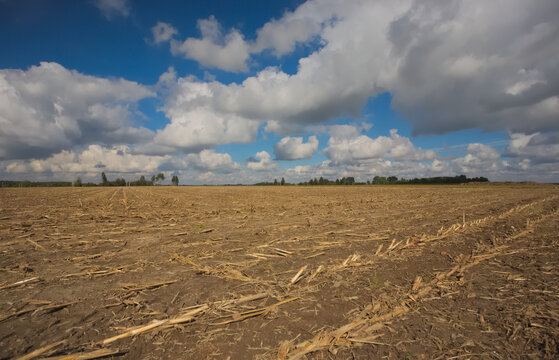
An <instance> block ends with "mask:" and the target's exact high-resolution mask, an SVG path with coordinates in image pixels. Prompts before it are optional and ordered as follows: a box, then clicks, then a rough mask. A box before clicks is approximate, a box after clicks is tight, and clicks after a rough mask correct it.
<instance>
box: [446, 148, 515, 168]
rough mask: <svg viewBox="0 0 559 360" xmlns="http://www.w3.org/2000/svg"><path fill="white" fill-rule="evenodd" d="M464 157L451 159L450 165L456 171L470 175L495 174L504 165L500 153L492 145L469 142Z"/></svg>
mask: <svg viewBox="0 0 559 360" xmlns="http://www.w3.org/2000/svg"><path fill="white" fill-rule="evenodd" d="M467 152H468V153H467V154H466V155H465V156H464V157H461V158H457V159H454V160H452V165H453V167H454V169H455V171H456V172H457V173H460V174H468V175H471V176H487V175H488V174H490V173H491V174H496V173H498V171H499V170H500V169H501V168H502V167H503V166H505V163H503V161H502V160H501V155H500V154H499V153H498V152H497V150H495V149H494V148H493V147H491V146H488V145H484V144H480V143H473V144H469V145H468V148H467Z"/></svg>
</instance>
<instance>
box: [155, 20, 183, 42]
mask: <svg viewBox="0 0 559 360" xmlns="http://www.w3.org/2000/svg"><path fill="white" fill-rule="evenodd" d="M151 33H152V36H153V43H154V44H159V43H162V42H167V41H169V40H171V38H172V37H173V36H174V35H176V34H178V31H177V29H175V28H174V27H173V26H172V25H170V24H167V23H164V22H161V21H159V22H157V24H155V26H154V27H152V28H151Z"/></svg>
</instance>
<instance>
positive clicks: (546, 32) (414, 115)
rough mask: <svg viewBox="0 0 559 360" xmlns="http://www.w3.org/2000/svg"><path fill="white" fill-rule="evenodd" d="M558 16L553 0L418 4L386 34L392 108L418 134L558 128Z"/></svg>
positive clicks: (558, 8)
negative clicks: (392, 60)
mask: <svg viewBox="0 0 559 360" xmlns="http://www.w3.org/2000/svg"><path fill="white" fill-rule="evenodd" d="M503 6H506V7H507V11H506V12H503V11H502V9H503ZM557 14H559V3H557V2H556V1H551V0H538V1H535V2H531V3H526V2H524V1H521V0H513V1H507V2H506V5H505V3H503V2H500V1H495V2H486V1H446V2H419V1H417V2H414V3H412V5H411V6H410V7H409V9H407V10H406V11H405V12H404V13H403V14H401V15H400V16H398V18H397V19H396V20H395V21H393V22H392V23H391V24H390V27H389V32H388V34H389V38H390V40H391V44H392V51H393V52H394V53H396V54H398V55H397V56H396V60H397V64H398V67H397V68H396V73H395V76H394V77H393V78H392V79H391V80H390V81H388V82H387V88H389V89H390V90H391V91H392V92H393V95H394V98H393V99H394V101H393V106H394V107H395V108H396V109H398V110H400V111H401V112H402V113H403V114H404V115H405V116H406V118H407V119H408V120H409V121H410V122H411V123H412V124H413V125H414V133H415V134H444V133H447V132H450V131H456V130H463V129H469V128H476V127H479V128H483V129H486V130H505V129H508V130H511V131H514V132H534V131H537V130H557V129H558V128H559V123H557V121H554V119H557V117H558V116H559V108H558V107H557V106H555V100H554V99H555V98H557V94H558V89H559V60H557V59H556V57H554V60H551V61H550V60H549V59H550V55H551V54H552V53H557V51H559V41H558V40H557V38H558V35H559V24H558V23H557V21H555V18H556V17H557ZM480 39H483V41H480Z"/></svg>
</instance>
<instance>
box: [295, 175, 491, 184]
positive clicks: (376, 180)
mask: <svg viewBox="0 0 559 360" xmlns="http://www.w3.org/2000/svg"><path fill="white" fill-rule="evenodd" d="M488 181H489V179H488V178H486V177H483V176H480V177H474V178H468V177H466V175H457V176H436V177H427V178H413V179H403V178H402V179H398V177H396V176H388V177H385V176H375V177H373V179H372V180H367V181H366V182H356V181H355V178H354V177H353V176H348V177H342V178H340V179H336V180H329V179H325V178H323V177H322V176H321V177H320V178H318V179H317V178H314V179H310V180H309V181H304V182H300V183H299V185H397V184H401V185H405V184H408V185H411V184H426V185H427V184H432V185H436V184H466V183H471V182H488Z"/></svg>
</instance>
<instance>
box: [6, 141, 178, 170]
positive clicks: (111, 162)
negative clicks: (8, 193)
mask: <svg viewBox="0 0 559 360" xmlns="http://www.w3.org/2000/svg"><path fill="white" fill-rule="evenodd" d="M169 159H170V157H169V156H147V155H134V154H132V153H131V152H130V149H129V147H127V146H124V145H121V146H116V147H113V148H106V147H103V146H100V145H90V146H88V147H87V148H86V149H85V150H83V151H82V152H76V151H73V150H63V151H61V152H59V153H57V154H54V155H52V156H50V157H48V158H46V159H31V160H28V161H21V160H20V161H13V162H9V163H8V165H7V166H6V172H8V173H25V172H36V173H53V174H55V176H60V175H65V174H70V175H71V176H74V175H75V174H88V173H89V174H98V173H100V172H102V171H104V172H111V173H152V172H155V171H157V169H158V168H159V166H160V165H161V164H163V163H164V162H165V161H168V160H169Z"/></svg>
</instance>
